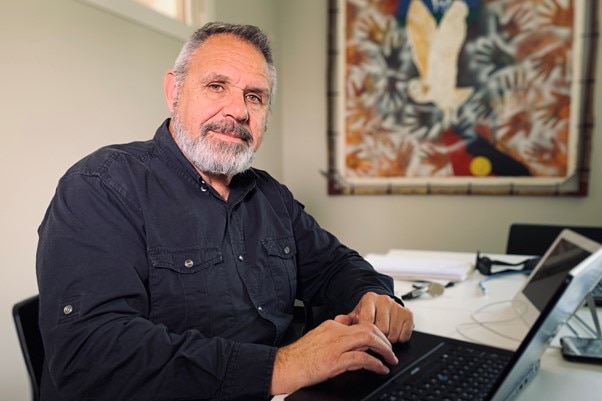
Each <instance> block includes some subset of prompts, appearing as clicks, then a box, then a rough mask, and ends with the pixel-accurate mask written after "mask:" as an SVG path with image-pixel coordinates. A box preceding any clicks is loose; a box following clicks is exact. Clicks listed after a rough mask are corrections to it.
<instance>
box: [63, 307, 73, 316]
mask: <svg viewBox="0 0 602 401" xmlns="http://www.w3.org/2000/svg"><path fill="white" fill-rule="evenodd" d="M71 312H73V306H71V305H65V307H64V308H63V313H64V314H65V315H70V314H71Z"/></svg>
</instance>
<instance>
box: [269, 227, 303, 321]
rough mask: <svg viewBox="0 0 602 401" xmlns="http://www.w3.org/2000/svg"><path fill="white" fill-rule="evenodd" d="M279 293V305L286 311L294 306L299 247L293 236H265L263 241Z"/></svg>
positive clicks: (275, 288)
mask: <svg viewBox="0 0 602 401" xmlns="http://www.w3.org/2000/svg"><path fill="white" fill-rule="evenodd" d="M261 243H262V245H263V248H264V250H265V252H266V255H267V264H268V268H269V271H270V274H271V277H272V281H273V283H274V290H275V292H276V294H277V298H278V305H279V307H280V308H282V309H283V310H284V311H285V312H290V311H291V310H292V307H293V303H294V299H295V295H296V292H297V258H296V256H297V247H296V245H295V240H294V238H293V237H292V236H290V237H282V238H265V239H263V240H262V241H261Z"/></svg>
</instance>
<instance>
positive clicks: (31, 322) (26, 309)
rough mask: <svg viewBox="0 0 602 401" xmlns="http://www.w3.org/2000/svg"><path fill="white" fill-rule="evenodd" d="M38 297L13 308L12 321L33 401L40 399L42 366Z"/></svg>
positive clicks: (26, 300)
mask: <svg viewBox="0 0 602 401" xmlns="http://www.w3.org/2000/svg"><path fill="white" fill-rule="evenodd" d="M38 310H39V296H38V295H35V296H33V297H31V298H27V299H25V300H23V301H21V302H19V303H17V304H15V306H13V319H14V320H15V326H16V327H17V335H18V337H19V343H20V344H21V351H23V358H24V359H25V365H26V366H27V371H28V372H29V379H30V382H31V393H32V395H33V400H34V401H38V400H39V399H40V378H41V376H42V367H43V366H44V344H43V343H42V336H41V334H40V328H39V323H38Z"/></svg>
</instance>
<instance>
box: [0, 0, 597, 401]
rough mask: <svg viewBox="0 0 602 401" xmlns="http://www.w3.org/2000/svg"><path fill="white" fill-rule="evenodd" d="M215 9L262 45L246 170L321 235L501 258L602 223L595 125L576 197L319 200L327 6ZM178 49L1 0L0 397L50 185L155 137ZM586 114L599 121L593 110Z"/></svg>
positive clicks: (16, 357) (11, 386)
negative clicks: (531, 225) (536, 226)
mask: <svg viewBox="0 0 602 401" xmlns="http://www.w3.org/2000/svg"><path fill="white" fill-rule="evenodd" d="M215 10H216V17H217V19H222V20H226V21H230V22H245V23H251V24H256V25H259V26H261V27H262V29H264V30H265V31H266V32H267V33H268V34H269V35H270V36H271V38H272V44H273V47H274V56H275V60H276V63H277V65H278V67H279V90H278V96H277V98H276V104H275V107H274V112H273V115H272V118H271V120H270V127H269V129H268V135H267V137H266V140H265V141H264V144H263V145H262V149H261V150H260V153H259V155H258V160H257V163H256V165H257V166H258V167H261V168H265V169H267V170H269V171H270V172H272V173H273V174H274V175H275V176H276V177H278V178H280V179H282V180H283V181H284V182H285V183H286V184H287V185H288V186H289V187H290V188H291V189H292V190H293V191H294V192H295V193H296V194H297V196H298V198H299V199H300V200H301V201H302V202H303V203H305V204H306V206H307V209H308V211H309V212H311V213H312V214H314V215H315V216H316V218H317V219H318V220H319V221H320V222H321V223H322V224H323V225H324V226H325V227H326V228H328V229H330V230H331V231H332V232H334V233H335V234H337V235H338V236H339V237H340V238H341V239H342V240H343V241H344V242H346V243H348V244H349V245H351V246H353V247H355V248H357V249H358V250H360V251H362V252H369V251H385V250H387V249H388V248H391V247H410V248H423V249H427V248H435V249H444V250H474V249H477V248H480V249H482V250H488V251H502V250H503V248H504V244H505V235H506V230H507V227H508V225H509V224H510V223H511V222H513V221H529V222H557V223H567V224H597V225H602V207H601V206H599V205H601V204H602V157H601V156H602V133H601V132H600V130H601V128H599V124H597V125H596V127H595V130H594V138H593V142H594V144H593V149H594V153H593V156H592V172H591V180H590V196H588V197H586V198H548V197H517V198H512V197H486V196H473V197H466V196H349V197H329V196H327V194H326V181H325V179H324V178H323V177H322V176H321V174H320V171H321V170H325V169H326V166H327V163H326V160H327V153H326V34H327V30H326V21H327V1H326V0H285V1H283V0H218V1H216V4H215ZM180 46H181V43H180V41H178V40H176V39H173V38H169V37H166V36H164V35H161V34H159V33H156V32H154V31H151V30H149V29H147V28H144V27H140V26H138V25H135V24H132V23H130V22H128V21H126V20H123V19H121V18H118V17H116V16H113V15H110V14H107V13H104V12H102V11H99V10H97V9H95V8H92V7H89V6H87V5H85V4H82V3H80V2H78V1H75V0H53V1H48V0H19V1H10V2H3V6H2V12H0V52H1V53H0V54H2V63H0V72H1V74H0V79H1V81H0V82H1V84H2V86H1V87H2V89H3V91H2V94H3V96H2V97H1V98H0V110H1V113H2V114H1V116H2V122H3V128H4V129H3V131H2V133H1V134H0V135H1V136H2V142H1V145H0V179H1V182H2V184H3V190H2V197H0V221H1V223H0V251H1V253H0V254H1V255H2V259H3V267H2V269H0V310H2V311H3V312H2V313H0V324H1V327H2V330H1V331H0V355H2V361H1V362H0V398H1V399H3V400H4V399H6V400H9V399H10V400H15V401H17V400H26V399H29V387H28V386H29V384H28V381H27V375H26V371H25V366H24V364H23V361H22V357H21V354H20V350H19V346H18V343H17V339H16V335H15V332H14V325H13V322H12V319H11V317H10V310H11V308H12V305H13V304H14V303H15V302H17V301H18V300H21V299H23V298H25V297H27V296H29V295H33V294H34V293H36V292H37V286H36V281H35V269H34V266H35V249H36V244H37V235H36V229H37V227H38V224H39V223H40V221H41V219H42V216H43V213H44V211H45V209H46V206H47V205H48V202H49V201H50V198H51V196H52V194H53V192H54V188H55V186H56V182H57V180H58V179H59V177H60V176H61V175H62V174H63V172H64V171H65V169H66V168H67V167H68V166H70V165H71V164H72V163H74V162H75V161H76V160H78V159H80V158H81V157H82V156H84V155H85V154H87V153H89V152H91V151H92V150H94V149H96V148H98V147H100V146H102V145H105V144H109V143H118V142H126V141H131V140H139V139H147V138H149V137H151V136H152V135H153V133H154V130H155V128H156V127H157V126H158V125H159V123H160V122H161V121H162V119H163V118H164V117H165V116H167V109H166V107H165V105H164V102H163V95H162V86H161V82H162V77H163V74H164V72H165V71H166V70H167V69H168V68H169V67H170V66H171V64H172V62H173V59H174V58H175V56H176V54H177V52H178V51H179V48H180ZM600 53H601V52H598V58H599V57H600ZM597 63H598V66H597V81H600V80H602V62H600V60H597ZM595 110H596V114H597V115H602V114H601V112H602V110H600V105H599V104H596V106H595Z"/></svg>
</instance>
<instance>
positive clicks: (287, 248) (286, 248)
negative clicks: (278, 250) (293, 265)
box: [284, 246, 291, 255]
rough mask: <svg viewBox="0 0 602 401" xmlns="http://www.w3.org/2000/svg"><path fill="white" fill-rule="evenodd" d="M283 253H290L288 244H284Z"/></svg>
mask: <svg viewBox="0 0 602 401" xmlns="http://www.w3.org/2000/svg"><path fill="white" fill-rule="evenodd" d="M284 253H285V254H286V255H288V254H289V253H291V248H289V247H288V246H285V247H284Z"/></svg>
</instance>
